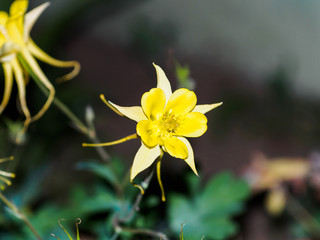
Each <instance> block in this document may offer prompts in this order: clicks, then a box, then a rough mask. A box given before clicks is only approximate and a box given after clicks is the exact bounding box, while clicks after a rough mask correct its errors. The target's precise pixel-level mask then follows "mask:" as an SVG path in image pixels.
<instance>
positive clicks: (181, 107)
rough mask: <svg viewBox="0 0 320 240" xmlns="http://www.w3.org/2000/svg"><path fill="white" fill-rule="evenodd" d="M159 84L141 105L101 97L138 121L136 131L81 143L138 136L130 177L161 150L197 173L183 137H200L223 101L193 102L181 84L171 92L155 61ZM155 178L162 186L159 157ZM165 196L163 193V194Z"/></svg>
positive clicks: (191, 96) (112, 106) (117, 109)
mask: <svg viewBox="0 0 320 240" xmlns="http://www.w3.org/2000/svg"><path fill="white" fill-rule="evenodd" d="M154 67H155V68H156V72H157V79H158V84H157V87H156V88H152V89H151V90H150V91H149V92H146V93H144V94H143V96H142V98H141V107H140V106H133V107H121V106H118V105H116V104H114V103H112V102H110V101H109V102H108V101H106V100H105V98H104V96H103V95H101V98H102V100H103V101H104V102H105V103H106V104H107V105H108V106H109V107H110V108H111V109H112V110H114V111H115V112H116V113H118V114H119V115H121V116H125V117H128V118H130V119H132V120H134V121H136V122H137V127H136V131H137V134H133V135H130V136H128V137H126V138H123V139H120V140H118V141H114V142H109V143H103V144H83V146H110V145H114V144H118V143H121V142H124V141H127V140H130V139H133V138H137V137H140V138H141V141H142V144H141V147H140V149H139V150H138V152H137V154H136V156H135V158H134V161H133V165H132V168H131V175H130V180H131V182H132V181H133V179H134V178H135V177H136V176H137V175H138V174H139V173H140V172H142V171H143V170H145V169H146V168H148V167H149V166H150V165H151V164H152V163H153V162H154V161H155V160H156V159H157V158H158V157H159V156H160V159H161V157H162V154H163V152H167V153H169V154H170V155H171V156H173V157H176V158H181V159H183V160H184V161H185V162H186V163H187V164H188V165H189V166H190V168H191V169H192V170H193V172H194V173H195V174H196V175H198V173H197V170H196V167H195V163H194V155H193V150H192V147H191V145H190V143H189V141H188V140H187V139H186V138H185V137H200V136H201V135H202V134H204V133H205V132H206V130H207V118H206V116H205V115H204V114H205V113H207V112H208V111H210V110H212V109H214V108H216V107H218V106H220V105H221V104H222V103H215V104H205V105H196V103H197V97H196V95H195V93H194V92H193V91H189V90H188V89H185V88H180V89H178V90H176V91H175V92H173V93H172V90H171V85H170V82H169V81H168V79H167V77H166V75H165V73H164V72H163V70H162V69H161V68H160V67H159V66H157V65H155V64H154ZM157 173H158V181H159V184H160V187H161V189H162V190H163V188H162V184H161V179H160V161H159V162H158V165H157ZM163 198H164V196H163Z"/></svg>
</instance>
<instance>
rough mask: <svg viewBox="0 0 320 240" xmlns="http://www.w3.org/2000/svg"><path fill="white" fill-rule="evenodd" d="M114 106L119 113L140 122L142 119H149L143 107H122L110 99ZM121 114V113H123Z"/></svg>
mask: <svg viewBox="0 0 320 240" xmlns="http://www.w3.org/2000/svg"><path fill="white" fill-rule="evenodd" d="M108 103H110V105H111V106H112V107H114V108H115V109H116V110H117V111H118V112H119V113H121V114H122V115H123V116H125V117H127V118H130V119H131V120H133V121H136V122H140V121H142V120H148V118H147V117H146V115H145V114H144V112H143V110H142V107H139V106H133V107H121V106H119V105H117V104H114V103H112V102H110V101H108ZM121 114H120V115H121Z"/></svg>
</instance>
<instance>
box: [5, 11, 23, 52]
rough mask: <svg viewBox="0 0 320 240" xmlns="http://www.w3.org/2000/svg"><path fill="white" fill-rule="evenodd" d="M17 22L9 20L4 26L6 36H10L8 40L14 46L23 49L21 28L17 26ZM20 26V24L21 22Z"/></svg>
mask: <svg viewBox="0 0 320 240" xmlns="http://www.w3.org/2000/svg"><path fill="white" fill-rule="evenodd" d="M18 23H19V21H17V20H16V19H15V18H14V19H13V18H11V17H10V18H9V19H8V21H7V24H6V30H7V33H8V35H9V36H10V40H11V41H12V42H14V43H16V44H19V45H20V46H22V47H24V46H25V44H24V41H23V36H22V34H23V32H22V31H23V28H22V27H19V26H20V24H18ZM21 24H22V22H21Z"/></svg>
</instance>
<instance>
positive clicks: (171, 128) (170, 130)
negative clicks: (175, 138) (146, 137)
mask: <svg viewBox="0 0 320 240" xmlns="http://www.w3.org/2000/svg"><path fill="white" fill-rule="evenodd" d="M180 121H181V119H180V118H179V117H177V116H175V115H174V114H173V113H172V111H171V110H170V111H169V112H167V113H165V114H163V115H162V117H161V118H160V119H159V120H158V121H156V123H155V125H156V126H157V128H158V131H157V136H158V138H162V139H163V138H167V137H171V136H172V135H174V134H175V133H176V131H177V129H178V127H179V126H180Z"/></svg>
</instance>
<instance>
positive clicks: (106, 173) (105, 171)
mask: <svg viewBox="0 0 320 240" xmlns="http://www.w3.org/2000/svg"><path fill="white" fill-rule="evenodd" d="M77 168H78V169H81V170H87V171H90V172H93V173H94V174H96V175H98V176H99V177H101V178H103V179H105V180H107V181H108V182H110V183H112V184H115V185H116V184H119V180H118V178H117V176H116V175H115V174H114V172H113V171H112V170H111V169H110V167H109V166H108V165H106V164H101V163H94V162H81V163H78V164H77Z"/></svg>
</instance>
